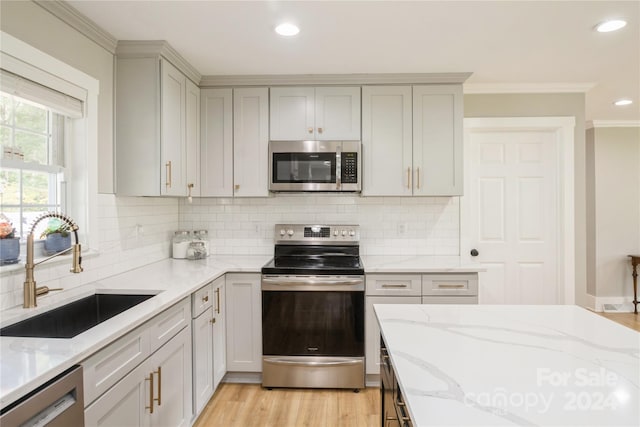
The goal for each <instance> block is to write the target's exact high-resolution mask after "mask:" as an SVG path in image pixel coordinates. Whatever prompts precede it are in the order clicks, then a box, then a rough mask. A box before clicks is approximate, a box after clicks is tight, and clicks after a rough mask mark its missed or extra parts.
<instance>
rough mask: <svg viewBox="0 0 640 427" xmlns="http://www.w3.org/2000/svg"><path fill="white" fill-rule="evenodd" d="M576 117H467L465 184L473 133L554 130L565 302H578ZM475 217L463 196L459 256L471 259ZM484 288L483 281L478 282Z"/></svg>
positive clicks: (560, 273)
mask: <svg viewBox="0 0 640 427" xmlns="http://www.w3.org/2000/svg"><path fill="white" fill-rule="evenodd" d="M575 122H576V120H575V117H478V118H465V119H464V144H463V154H464V156H463V158H464V170H465V171H467V173H465V174H464V184H465V185H464V187H465V188H466V189H467V191H469V189H470V188H471V174H470V173H468V172H469V171H470V170H471V165H472V162H471V159H472V153H471V144H469V141H470V138H471V134H473V133H480V132H500V131H551V132H554V133H555V136H556V144H557V150H556V153H557V159H556V167H557V177H558V179H557V194H558V196H557V197H558V200H557V202H558V203H557V206H558V212H557V218H556V224H557V227H558V241H557V242H556V244H557V253H558V255H559V256H558V265H557V267H558V268H557V273H556V274H557V280H558V289H560V290H561V291H560V292H559V295H558V296H559V297H560V301H561V303H562V304H575V300H576V295H575V292H576V291H575V289H576V284H575V186H574V181H575V172H574V163H575V159H574V128H575ZM475 217H476V216H475V215H473V212H471V203H470V198H469V197H464V196H462V197H461V198H460V258H461V261H462V262H472V259H471V256H470V254H469V252H470V250H471V236H470V231H471V221H473V220H474V218H475ZM479 287H480V288H481V287H482V284H481V283H480V284H479Z"/></svg>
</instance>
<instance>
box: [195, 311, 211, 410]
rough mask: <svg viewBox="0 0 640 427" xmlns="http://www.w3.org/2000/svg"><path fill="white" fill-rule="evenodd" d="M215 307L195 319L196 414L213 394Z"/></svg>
mask: <svg viewBox="0 0 640 427" xmlns="http://www.w3.org/2000/svg"><path fill="white" fill-rule="evenodd" d="M213 325H214V324H213V308H212V307H209V308H208V309H206V310H205V311H204V313H202V314H200V315H199V316H198V317H197V318H195V319H193V329H192V333H193V409H194V413H195V414H196V416H197V415H198V414H199V413H200V411H202V409H203V408H204V407H205V405H206V404H207V402H208V401H209V398H210V397H211V395H213Z"/></svg>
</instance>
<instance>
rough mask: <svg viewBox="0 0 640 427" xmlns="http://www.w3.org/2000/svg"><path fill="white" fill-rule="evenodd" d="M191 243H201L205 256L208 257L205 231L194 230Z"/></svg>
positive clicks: (206, 232) (207, 233) (207, 238)
mask: <svg viewBox="0 0 640 427" xmlns="http://www.w3.org/2000/svg"><path fill="white" fill-rule="evenodd" d="M193 241H194V242H196V241H197V242H202V243H203V244H204V252H205V256H209V232H208V231H207V230H195V231H194V232H193Z"/></svg>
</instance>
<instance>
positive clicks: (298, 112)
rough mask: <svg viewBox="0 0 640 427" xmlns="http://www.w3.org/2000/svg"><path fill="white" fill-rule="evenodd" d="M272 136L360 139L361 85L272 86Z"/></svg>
mask: <svg viewBox="0 0 640 427" xmlns="http://www.w3.org/2000/svg"><path fill="white" fill-rule="evenodd" d="M269 115H270V125H271V132H270V136H271V140H275V141H300V140H318V141H332V140H339V141H342V140H350V141H358V140H360V87H272V88H271V95H270V109H269Z"/></svg>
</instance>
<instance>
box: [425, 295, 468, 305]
mask: <svg viewBox="0 0 640 427" xmlns="http://www.w3.org/2000/svg"><path fill="white" fill-rule="evenodd" d="M422 303H423V304H478V297H477V296H466V297H465V296H461V297H447V296H423V297H422Z"/></svg>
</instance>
